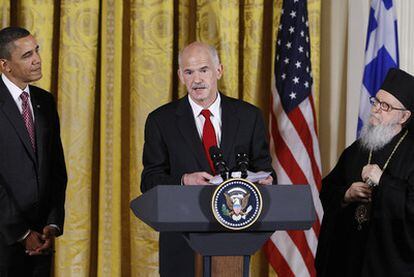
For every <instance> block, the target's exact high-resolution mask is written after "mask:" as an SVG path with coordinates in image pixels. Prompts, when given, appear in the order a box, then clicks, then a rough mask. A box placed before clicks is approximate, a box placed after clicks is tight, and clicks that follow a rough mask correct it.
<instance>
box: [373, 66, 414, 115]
mask: <svg viewBox="0 0 414 277" xmlns="http://www.w3.org/2000/svg"><path fill="white" fill-rule="evenodd" d="M381 89H383V90H385V91H386V92H388V93H391V94H392V95H393V96H394V97H395V98H397V99H398V100H399V101H400V102H401V104H403V105H404V107H405V108H406V109H408V110H410V111H411V112H412V113H414V76H412V75H410V74H408V73H407V72H405V71H403V70H401V69H398V68H391V69H390V70H388V73H387V76H386V77H385V80H384V82H383V83H382V85H381Z"/></svg>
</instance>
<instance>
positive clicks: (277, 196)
mask: <svg viewBox="0 0 414 277" xmlns="http://www.w3.org/2000/svg"><path fill="white" fill-rule="evenodd" d="M258 188H259V190H260V192H261V194H262V199H263V209H262V213H261V215H260V217H259V218H258V220H257V221H256V222H255V223H254V224H253V225H251V226H250V227H248V228H247V229H244V230H242V231H231V230H228V229H226V228H225V227H223V226H222V225H221V224H220V223H218V222H217V221H216V219H215V218H214V215H213V212H212V210H211V198H212V195H213V193H214V190H215V189H216V186H171V185H168V186H156V187H154V188H153V189H151V190H149V191H147V192H146V193H144V194H142V195H141V196H139V197H138V198H136V199H134V200H132V201H131V209H132V211H133V212H134V214H135V215H136V216H137V217H138V218H139V219H141V220H142V221H143V222H145V223H146V224H147V225H149V226H150V227H152V228H153V229H154V230H156V231H158V232H182V233H183V236H184V237H185V238H186V240H187V242H188V243H189V245H190V247H191V248H192V249H193V250H194V251H195V252H197V253H199V254H200V255H202V256H203V275H204V277H209V276H211V257H222V256H240V257H243V258H242V260H243V265H242V267H243V270H240V271H242V272H243V275H242V276H249V263H250V262H249V261H250V256H251V255H252V254H254V253H255V252H256V251H257V250H258V249H260V247H261V246H262V245H263V244H264V243H265V242H266V241H267V240H268V239H269V238H270V236H271V235H272V234H273V232H274V231H276V230H307V229H310V228H311V226H312V224H313V222H314V221H315V209H314V205H313V200H312V194H311V190H310V187H309V186H308V185H270V186H258ZM171 211H174V212H173V213H172V212H171ZM214 259H215V258H214ZM214 259H213V261H214ZM226 260H228V259H226ZM229 261H230V263H232V259H230V260H229ZM233 261H234V259H233ZM240 261H241V259H239V262H238V263H239V266H240ZM223 262H225V263H226V261H223ZM227 262H228V261H227ZM234 262H236V263H237V261H234ZM220 264H222V262H220V261H218V262H217V265H218V266H219V265H220ZM217 265H216V266H215V269H214V271H215V272H217V270H218V271H219V274H218V275H219V276H231V275H228V274H227V273H225V272H224V271H225V268H226V266H222V268H218V269H217ZM196 270H197V269H196ZM233 273H234V272H233ZM233 276H234V275H233Z"/></svg>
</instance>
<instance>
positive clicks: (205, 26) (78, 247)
mask: <svg viewBox="0 0 414 277" xmlns="http://www.w3.org/2000/svg"><path fill="white" fill-rule="evenodd" d="M320 2H321V0H308V9H309V19H310V20H309V21H310V32H311V43H312V53H311V55H312V70H313V76H314V83H315V86H314V90H315V99H316V103H317V104H318V99H319V93H318V91H319V29H320V28H319V24H320ZM281 3H282V1H281V0H274V1H271V0H244V1H236V0H221V1H219V0H163V1H162V0H82V1H79V0H0V24H1V27H5V26H8V25H20V26H23V27H26V28H28V29H29V30H30V31H31V32H32V33H33V34H34V35H35V36H36V37H37V39H38V42H39V44H40V45H41V56H42V59H43V73H44V77H43V78H42V80H40V81H39V82H37V85H39V86H41V87H43V88H45V89H48V90H50V91H51V92H52V93H53V94H55V95H56V97H57V100H58V110H59V114H60V119H61V128H62V140H63V144H64V149H65V155H66V163H67V167H68V173H69V183H68V188H67V197H66V221H65V233H64V235H63V236H62V237H61V238H59V239H58V240H57V245H56V248H57V251H56V256H55V276H76V277H78V276H157V275H158V253H157V250H158V234H157V233H156V232H154V231H153V230H151V228H150V227H148V226H146V225H145V224H143V223H142V222H140V221H139V220H138V219H137V218H135V217H134V216H133V215H132V213H131V212H130V209H129V202H130V200H132V199H134V198H135V197H137V196H138V195H139V194H140V190H139V185H140V174H141V171H142V163H141V157H142V147H143V142H144V141H143V133H144V123H145V119H146V116H147V114H148V113H149V112H150V111H152V110H153V109H155V108H156V107H158V106H160V105H161V104H164V103H167V102H169V101H171V100H173V99H177V98H178V97H181V96H183V95H184V94H185V89H184V87H183V86H182V85H181V84H179V81H178V78H177V74H176V72H177V66H178V61H177V55H178V51H179V50H180V49H181V48H182V47H183V46H184V45H186V44H188V43H189V42H191V41H194V40H201V41H204V42H207V43H210V44H212V45H214V46H216V47H217V49H218V50H219V55H220V58H221V61H222V63H223V65H224V76H223V79H222V80H221V81H220V90H222V91H223V92H224V93H225V94H227V95H229V96H233V97H236V98H240V99H244V100H245V101H248V102H250V103H253V104H255V105H257V106H259V107H260V108H262V110H263V112H264V116H265V118H267V112H268V105H269V103H268V99H269V93H270V91H271V90H270V86H271V78H272V68H273V56H274V51H275V48H274V45H275V43H274V41H275V37H276V30H277V27H278V22H279V17H280V10H281ZM274 275H275V273H274V272H273V270H272V269H271V268H269V266H268V263H267V261H266V258H265V257H264V255H263V253H261V252H260V251H259V252H258V253H257V254H255V255H254V256H253V259H252V263H251V276H274Z"/></svg>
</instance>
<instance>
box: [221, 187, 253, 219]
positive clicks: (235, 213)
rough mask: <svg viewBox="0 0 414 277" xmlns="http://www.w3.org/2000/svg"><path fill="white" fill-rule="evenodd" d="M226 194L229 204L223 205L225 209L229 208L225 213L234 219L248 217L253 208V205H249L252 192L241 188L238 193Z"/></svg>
mask: <svg viewBox="0 0 414 277" xmlns="http://www.w3.org/2000/svg"><path fill="white" fill-rule="evenodd" d="M224 196H225V197H226V206H227V207H223V210H224V209H227V212H225V214H227V215H228V216H230V217H231V218H232V219H233V220H234V221H239V220H240V219H246V216H247V215H248V214H249V212H250V211H251V210H252V209H253V208H252V206H251V205H249V206H247V205H248V203H249V197H250V193H246V191H244V190H243V189H239V190H237V192H236V193H231V192H225V193H224ZM223 205H224V204H223Z"/></svg>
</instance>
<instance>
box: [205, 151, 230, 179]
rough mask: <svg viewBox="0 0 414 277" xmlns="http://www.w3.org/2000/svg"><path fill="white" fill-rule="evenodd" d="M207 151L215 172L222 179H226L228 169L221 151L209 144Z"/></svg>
mask: <svg viewBox="0 0 414 277" xmlns="http://www.w3.org/2000/svg"><path fill="white" fill-rule="evenodd" d="M209 152H210V158H211V160H212V161H213V165H214V169H215V171H216V173H218V174H220V176H221V178H223V181H226V180H227V179H228V172H229V169H228V167H227V164H226V162H225V161H224V159H223V151H221V149H220V148H218V147H217V146H211V147H210V149H209Z"/></svg>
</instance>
